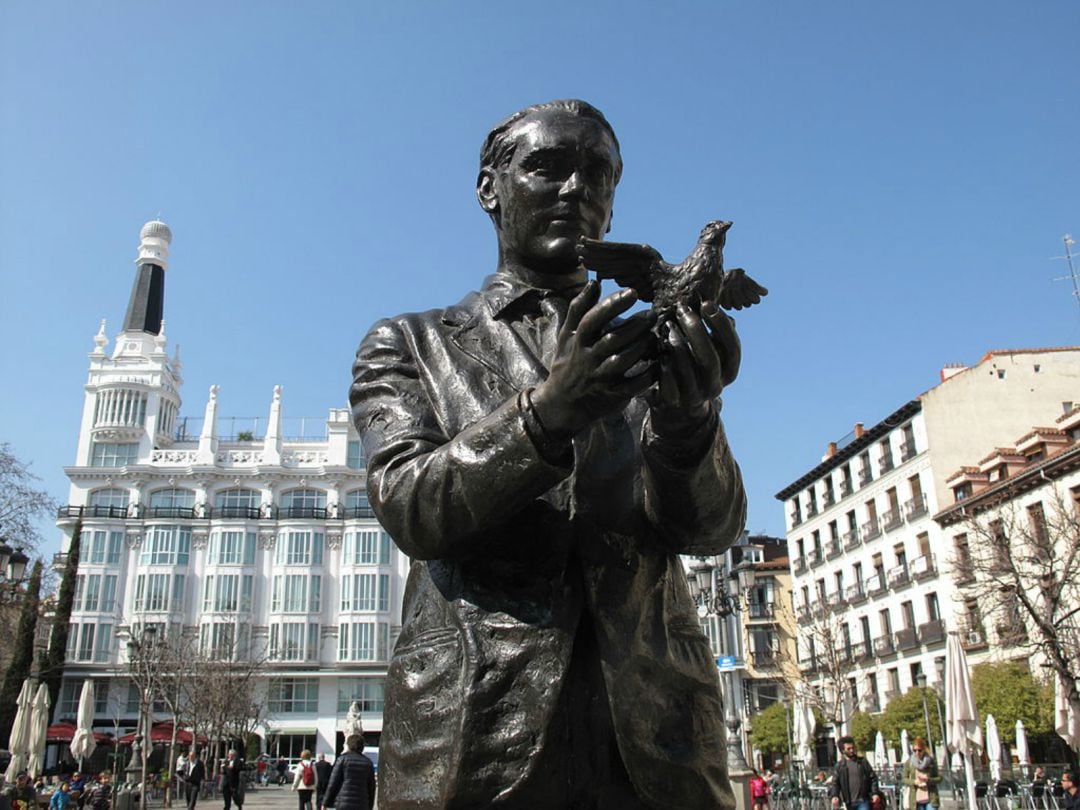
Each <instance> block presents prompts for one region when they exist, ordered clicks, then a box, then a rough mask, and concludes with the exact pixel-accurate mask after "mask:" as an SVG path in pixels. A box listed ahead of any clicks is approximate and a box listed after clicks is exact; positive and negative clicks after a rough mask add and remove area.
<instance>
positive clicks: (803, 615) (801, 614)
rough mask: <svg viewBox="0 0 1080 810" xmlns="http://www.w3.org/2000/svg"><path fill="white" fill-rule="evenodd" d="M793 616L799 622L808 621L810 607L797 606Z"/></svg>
mask: <svg viewBox="0 0 1080 810" xmlns="http://www.w3.org/2000/svg"><path fill="white" fill-rule="evenodd" d="M795 616H796V618H798V620H799V621H800V622H808V621H810V607H809V606H808V605H799V606H798V607H797V608H796V609H795Z"/></svg>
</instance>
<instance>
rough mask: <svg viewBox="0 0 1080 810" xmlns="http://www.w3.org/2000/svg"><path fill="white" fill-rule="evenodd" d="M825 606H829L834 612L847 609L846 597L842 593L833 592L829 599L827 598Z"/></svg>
mask: <svg viewBox="0 0 1080 810" xmlns="http://www.w3.org/2000/svg"><path fill="white" fill-rule="evenodd" d="M825 604H827V605H828V606H829V607H830V608H832V609H833V610H838V609H839V608H842V607H845V606H846V604H847V603H846V602H845V601H844V595H843V594H842V593H840V591H833V592H832V593H830V594H829V595H828V596H827V597H825Z"/></svg>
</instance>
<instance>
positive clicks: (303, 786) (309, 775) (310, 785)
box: [292, 748, 319, 810]
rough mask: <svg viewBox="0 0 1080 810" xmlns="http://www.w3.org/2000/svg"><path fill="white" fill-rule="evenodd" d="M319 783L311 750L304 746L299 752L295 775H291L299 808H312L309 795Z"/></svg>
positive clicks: (308, 809) (305, 809)
mask: <svg viewBox="0 0 1080 810" xmlns="http://www.w3.org/2000/svg"><path fill="white" fill-rule="evenodd" d="M318 784H319V775H318V773H317V772H316V770H315V763H314V762H312V761H311V752H310V751H308V750H307V749H306V748H305V749H304V750H303V751H301V752H300V763H299V764H298V765H297V766H296V775H295V776H294V777H293V784H292V789H293V790H295V791H296V792H297V794H298V796H299V800H300V806H299V810H312V807H311V797H312V796H313V795H314V794H315V788H316V787H318Z"/></svg>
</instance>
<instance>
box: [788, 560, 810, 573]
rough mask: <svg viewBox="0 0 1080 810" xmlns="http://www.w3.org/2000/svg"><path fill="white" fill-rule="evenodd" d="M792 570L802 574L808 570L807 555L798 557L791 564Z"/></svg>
mask: <svg viewBox="0 0 1080 810" xmlns="http://www.w3.org/2000/svg"><path fill="white" fill-rule="evenodd" d="M791 568H792V570H793V571H794V572H795V573H796V574H802V573H805V572H806V557H796V558H795V561H794V562H793V563H792V564H791Z"/></svg>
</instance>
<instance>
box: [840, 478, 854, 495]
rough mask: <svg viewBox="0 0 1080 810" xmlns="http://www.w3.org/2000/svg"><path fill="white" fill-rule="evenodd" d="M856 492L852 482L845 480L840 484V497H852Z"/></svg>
mask: <svg viewBox="0 0 1080 810" xmlns="http://www.w3.org/2000/svg"><path fill="white" fill-rule="evenodd" d="M854 491H855V488H854V487H853V486H852V485H851V482H850V481H846V480H844V481H841V482H840V497H841V498H846V497H847V496H848V495H850V494H851V493H852V492H854Z"/></svg>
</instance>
